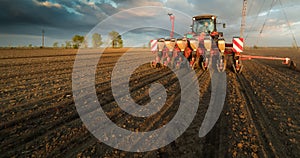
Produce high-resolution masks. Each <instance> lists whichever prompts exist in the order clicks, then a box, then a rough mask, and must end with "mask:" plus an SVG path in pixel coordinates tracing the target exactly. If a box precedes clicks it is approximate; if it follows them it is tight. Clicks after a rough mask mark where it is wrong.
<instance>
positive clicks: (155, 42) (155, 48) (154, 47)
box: [151, 40, 157, 52]
mask: <svg viewBox="0 0 300 158" xmlns="http://www.w3.org/2000/svg"><path fill="white" fill-rule="evenodd" d="M156 50H157V40H151V51H152V52H154V51H156Z"/></svg>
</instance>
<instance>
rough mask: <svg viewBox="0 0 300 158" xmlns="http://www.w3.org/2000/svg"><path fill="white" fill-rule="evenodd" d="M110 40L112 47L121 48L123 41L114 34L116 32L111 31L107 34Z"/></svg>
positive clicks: (118, 35) (116, 33)
mask: <svg viewBox="0 0 300 158" xmlns="http://www.w3.org/2000/svg"><path fill="white" fill-rule="evenodd" d="M108 35H109V37H110V39H111V40H112V47H113V48H116V47H121V48H122V47H123V40H122V36H121V35H120V34H119V33H118V32H116V31H111V32H110V33H109V34H108Z"/></svg>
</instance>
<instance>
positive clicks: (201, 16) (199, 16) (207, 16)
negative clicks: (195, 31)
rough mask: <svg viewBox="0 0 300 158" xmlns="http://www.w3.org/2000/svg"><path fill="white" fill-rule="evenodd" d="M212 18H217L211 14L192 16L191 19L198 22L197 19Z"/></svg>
mask: <svg viewBox="0 0 300 158" xmlns="http://www.w3.org/2000/svg"><path fill="white" fill-rule="evenodd" d="M212 17H215V18H216V17H217V16H215V15H213V14H202V15H197V16H194V17H193V18H195V19H196V20H198V19H210V18H212Z"/></svg>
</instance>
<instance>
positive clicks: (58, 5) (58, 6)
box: [33, 0, 61, 8]
mask: <svg viewBox="0 0 300 158" xmlns="http://www.w3.org/2000/svg"><path fill="white" fill-rule="evenodd" d="M33 2H34V3H35V4H37V5H39V6H44V7H48V8H51V7H56V8H61V5H60V4H58V3H52V2H49V1H44V2H39V1H37V0H33Z"/></svg>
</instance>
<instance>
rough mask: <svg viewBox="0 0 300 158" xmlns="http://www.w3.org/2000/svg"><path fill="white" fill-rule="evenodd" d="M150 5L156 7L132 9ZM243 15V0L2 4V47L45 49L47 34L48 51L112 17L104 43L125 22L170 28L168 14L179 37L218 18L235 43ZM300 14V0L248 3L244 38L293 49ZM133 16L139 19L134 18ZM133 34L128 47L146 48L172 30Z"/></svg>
mask: <svg viewBox="0 0 300 158" xmlns="http://www.w3.org/2000/svg"><path fill="white" fill-rule="evenodd" d="M147 6H155V8H153V9H152V10H151V7H150V8H148V9H133V8H136V7H146V8H147ZM159 8H160V9H159ZM149 9H150V10H149ZM241 10H242V0H227V1H224V0H210V1H204V0H1V5H0V20H1V23H0V46H25V45H26V46H27V45H29V44H32V45H34V46H40V45H41V34H42V30H43V29H44V30H45V36H46V46H52V45H53V43H54V42H59V43H60V44H63V43H65V41H67V40H71V38H72V36H74V35H75V34H79V35H86V34H88V33H89V32H90V31H91V30H92V29H93V28H94V27H95V26H97V24H99V23H101V22H102V23H103V22H105V21H106V20H107V19H109V18H112V19H115V20H118V22H116V23H115V24H112V25H113V26H112V27H110V26H108V27H103V26H101V25H98V27H99V26H100V28H98V29H96V30H98V31H99V33H100V34H102V36H103V38H104V40H106V38H107V32H109V31H111V30H110V29H114V30H116V31H118V32H122V30H124V28H125V27H132V26H124V25H123V23H124V21H126V22H127V23H128V22H131V24H134V26H143V27H144V26H145V23H147V22H148V23H149V24H150V23H151V20H152V22H153V23H158V24H161V26H162V28H164V29H170V28H171V24H170V20H169V17H168V15H167V13H168V12H173V13H174V15H175V16H176V19H175V28H176V29H177V30H178V32H179V34H181V33H184V31H189V25H190V24H191V17H192V16H194V15H199V14H205V13H211V14H215V15H217V16H218V21H219V22H222V23H226V24H227V28H226V29H223V28H221V27H220V29H219V31H222V32H224V34H225V37H226V40H228V41H230V40H231V37H232V36H237V35H239V32H240V25H241V24H240V22H241ZM299 10H300V1H299V0H274V1H273V0H248V12H247V20H246V21H247V22H246V30H245V33H244V36H245V37H247V38H246V42H247V45H250V46H253V45H259V46H292V43H293V34H294V36H295V39H296V41H300V17H299V13H298V12H299ZM132 11H134V14H129V13H131V12H132ZM122 15H127V16H122ZM286 17H287V18H286ZM105 19H106V20H105ZM150 19H151V20H150ZM264 23H265V25H264V29H263V30H262V27H263V24H264ZM101 27H102V28H101ZM132 29H133V30H131V31H129V32H124V34H122V36H123V39H124V43H125V46H142V45H143V44H146V43H147V42H148V41H149V40H150V39H153V38H159V37H167V36H168V35H169V31H168V30H163V29H157V28H152V29H151V28H138V27H132ZM127 30H130V29H129V28H127ZM261 30H262V33H261V34H260V31H261ZM297 44H298V45H300V43H299V42H298V43H297Z"/></svg>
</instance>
